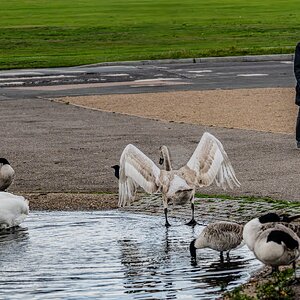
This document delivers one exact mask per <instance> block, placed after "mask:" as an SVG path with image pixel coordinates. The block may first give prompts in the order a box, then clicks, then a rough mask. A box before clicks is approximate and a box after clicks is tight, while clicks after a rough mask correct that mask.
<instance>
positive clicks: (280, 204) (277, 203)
mask: <svg viewBox="0 0 300 300" xmlns="http://www.w3.org/2000/svg"><path fill="white" fill-rule="evenodd" d="M195 197H196V198H203V199H205V198H207V199H214V198H215V199H219V200H222V201H226V200H237V201H238V200H242V201H243V204H242V206H243V207H244V205H245V204H246V203H258V202H266V203H272V204H274V206H273V207H274V208H276V209H283V208H299V209H300V203H299V202H291V201H288V200H278V199H273V198H270V197H256V196H236V197H235V196H229V195H224V194H218V195H208V194H200V193H195ZM209 202H213V200H212V201H209ZM196 205H197V203H196Z"/></svg>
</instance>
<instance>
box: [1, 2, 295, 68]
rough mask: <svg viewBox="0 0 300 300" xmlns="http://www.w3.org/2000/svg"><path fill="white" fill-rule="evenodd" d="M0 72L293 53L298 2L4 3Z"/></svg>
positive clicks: (2, 6)
mask: <svg viewBox="0 0 300 300" xmlns="http://www.w3.org/2000/svg"><path fill="white" fill-rule="evenodd" d="M0 3H1V18H0V69H7V68H25V67H55V66H71V65H80V64H90V63H97V62H107V61H123V60H144V59H163V58H186V57H205V56H228V55H244V54H271V53H272V54H275V53H292V52H293V51H294V47H295V44H296V43H297V41H298V39H299V32H300V23H299V19H300V10H299V1H298V0H289V1H279V0H265V1H261V0H251V1H242V0H210V1H203V0H185V1H181V0H156V1H155V0H139V1H137V0H110V1H105V0H86V1H84V0H76V1H70V0H51V1H46V0H10V1H1V0H0Z"/></svg>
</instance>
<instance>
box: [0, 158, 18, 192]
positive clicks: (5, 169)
mask: <svg viewBox="0 0 300 300" xmlns="http://www.w3.org/2000/svg"><path fill="white" fill-rule="evenodd" d="M0 164H2V166H1V167H0V191H5V190H6V189H7V188H8V187H9V186H10V185H11V184H12V182H13V180H14V177H15V171H14V169H13V168H12V167H11V165H10V163H9V162H8V160H7V159H6V158H0Z"/></svg>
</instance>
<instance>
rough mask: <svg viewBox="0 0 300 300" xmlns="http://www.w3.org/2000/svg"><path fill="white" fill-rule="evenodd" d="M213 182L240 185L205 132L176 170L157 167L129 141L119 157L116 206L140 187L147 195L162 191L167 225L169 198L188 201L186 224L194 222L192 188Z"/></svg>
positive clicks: (125, 202)
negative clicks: (184, 161) (189, 204)
mask: <svg viewBox="0 0 300 300" xmlns="http://www.w3.org/2000/svg"><path fill="white" fill-rule="evenodd" d="M213 182H215V183H216V184H217V185H218V186H220V187H222V188H223V189H226V187H227V186H229V187H230V188H233V186H234V185H236V186H240V183H239V181H238V180H237V178H236V176H235V173H234V170H233V168H232V165H231V163H230V161H229V158H228V156H227V154H226V152H225V150H224V148H223V146H222V144H221V142H220V141H219V140H218V139H217V138H215V137H214V136H213V135H211V134H209V133H208V132H205V133H204V134H203V136H202V138H201V140H200V142H199V144H198V146H197V148H196V150H195V151H194V153H193V155H192V156H191V158H190V160H189V161H188V162H187V164H186V165H185V166H183V167H182V168H180V169H179V170H171V171H166V170H160V169H159V168H158V167H157V166H156V164H155V163H154V162H153V161H152V160H151V159H150V158H148V157H147V156H146V155H145V154H144V153H143V152H141V151H140V150H139V149H138V148H137V147H135V146H133V145H131V144H129V145H127V146H126V147H125V149H124V150H123V153H122V155H121V158H120V179H119V203H118V205H119V207H123V206H125V205H130V204H131V202H132V201H133V199H134V195H135V192H136V189H137V186H140V187H142V188H143V189H144V190H145V191H146V192H147V193H150V194H153V193H156V192H161V193H162V198H163V205H164V214H165V221H166V222H165V225H166V226H170V223H169V222H168V217H167V211H168V202H170V201H173V202H175V203H178V204H183V203H185V202H187V201H190V202H191V209H192V219H191V221H190V222H189V223H188V225H194V224H195V223H196V221H195V219H194V194H195V189H196V187H203V186H209V185H211V184H212V183H213Z"/></svg>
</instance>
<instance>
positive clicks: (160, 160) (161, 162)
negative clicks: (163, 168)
mask: <svg viewBox="0 0 300 300" xmlns="http://www.w3.org/2000/svg"><path fill="white" fill-rule="evenodd" d="M163 163H164V159H163V158H162V157H161V158H160V159H159V164H160V165H162V164H163Z"/></svg>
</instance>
